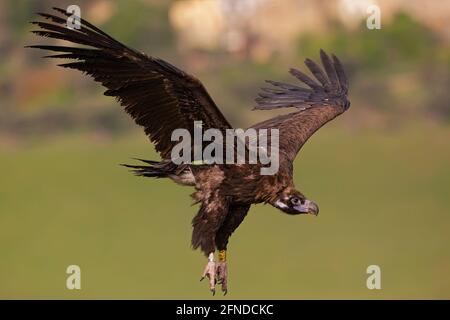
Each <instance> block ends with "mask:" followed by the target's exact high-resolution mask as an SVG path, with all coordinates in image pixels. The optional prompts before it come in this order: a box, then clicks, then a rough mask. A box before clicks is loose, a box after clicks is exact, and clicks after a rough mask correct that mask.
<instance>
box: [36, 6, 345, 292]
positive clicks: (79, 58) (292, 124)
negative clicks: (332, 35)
mask: <svg viewBox="0 0 450 320" xmlns="http://www.w3.org/2000/svg"><path fill="white" fill-rule="evenodd" d="M55 10H56V11H57V12H59V13H61V14H62V15H63V16H64V15H65V16H67V15H68V14H67V13H66V12H65V11H64V10H62V9H57V8H55ZM39 15H41V16H42V17H44V18H45V19H48V20H50V21H51V22H53V23H47V22H33V23H34V24H36V25H38V26H39V27H40V28H41V30H37V31H33V32H34V33H35V34H37V35H39V36H43V37H49V38H54V39H59V40H66V41H70V42H73V43H77V44H82V45H85V46H87V48H86V47H82V48H80V47H65V46H54V45H36V46H31V47H34V48H39V49H45V50H50V51H55V52H58V54H56V55H53V56H50V57H52V58H62V59H71V60H75V61H74V62H69V63H65V64H61V65H60V66H62V67H65V68H71V69H77V70H81V71H83V72H84V73H87V74H88V75H90V76H92V77H93V78H94V79H95V80H96V81H98V82H100V83H101V84H102V85H103V86H105V87H106V88H107V90H106V92H105V95H108V96H114V97H116V98H117V100H118V101H119V102H120V103H121V105H122V106H124V107H125V111H126V112H127V113H128V114H130V115H131V117H132V118H133V119H134V120H135V122H136V123H137V124H138V125H140V126H142V127H143V128H144V131H145V133H146V134H147V135H148V137H149V138H150V140H151V141H152V142H153V143H154V144H155V149H156V151H158V152H159V154H160V155H161V160H160V161H152V160H141V161H143V162H144V163H145V164H143V165H126V166H127V167H130V168H132V169H133V171H134V172H135V173H136V174H137V175H140V176H145V177H156V178H169V179H171V180H173V181H174V182H176V183H177V184H180V185H183V186H189V187H194V188H195V191H194V193H193V194H192V197H193V199H194V201H195V202H196V203H198V204H199V205H200V209H199V212H198V213H197V215H196V216H195V217H194V218H193V220H192V226H193V233H192V246H193V248H194V249H197V248H200V250H201V251H202V252H203V253H205V255H207V256H208V257H209V262H208V265H207V267H206V269H205V272H204V276H208V277H209V278H210V288H211V290H214V288H215V281H216V280H219V282H221V283H222V290H223V291H224V292H226V290H227V265H226V261H225V251H226V249H227V244H228V240H229V238H230V236H231V234H232V233H233V232H234V231H235V230H236V228H237V227H238V226H239V225H240V223H241V222H242V221H243V220H244V218H245V216H246V215H247V212H248V210H249V209H250V206H251V205H252V204H256V203H268V204H271V205H272V206H274V207H276V208H278V209H280V210H281V211H283V212H285V213H288V214H306V213H312V214H315V215H317V213H318V207H317V205H316V204H315V203H314V202H312V201H311V200H309V199H307V198H306V197H305V196H304V195H303V194H302V193H301V192H300V191H298V190H297V189H296V188H295V186H294V181H293V161H294V158H295V157H296V155H297V153H298V152H299V151H300V149H301V147H302V146H303V144H304V143H305V142H306V141H307V140H308V139H309V137H311V135H312V134H313V133H314V132H315V131H316V130H318V129H319V128H320V127H322V126H323V125H324V124H326V123H327V122H329V121H330V120H332V119H334V118H335V117H336V116H338V115H340V114H341V113H343V112H344V111H346V110H347V109H348V107H349V105H350V104H349V102H348V100H347V91H348V81H347V78H346V76H345V73H344V71H343V67H342V65H341V63H340V62H339V60H338V59H337V58H336V57H335V56H334V55H333V56H332V58H330V57H329V56H328V55H327V54H326V53H325V52H323V51H321V60H322V64H323V65H324V69H325V72H323V71H322V69H321V68H320V67H319V66H318V65H317V64H315V63H314V62H313V61H311V60H309V59H307V60H306V61H305V64H306V65H307V67H308V68H309V69H310V71H311V72H312V74H313V75H314V77H315V79H317V80H315V79H312V78H310V77H309V76H307V75H306V74H304V73H302V72H300V71H298V70H295V69H291V71H290V72H291V74H292V75H293V76H295V77H296V78H297V79H298V80H300V81H301V82H303V83H304V84H306V85H307V86H308V88H304V87H299V86H295V85H290V84H286V83H279V82H274V81H268V82H269V83H270V84H272V85H273V86H274V87H272V88H263V92H261V93H260V95H259V97H258V98H257V99H256V102H257V106H256V107H255V109H261V110H267V109H275V108H284V107H294V108H296V110H295V111H294V112H292V113H289V114H286V115H282V116H278V117H275V118H273V119H269V120H267V121H264V122H261V123H258V124H255V125H253V126H251V129H254V130H256V131H263V130H272V129H276V130H277V132H278V134H279V147H278V148H277V149H276V151H277V153H278V154H277V155H278V161H279V164H278V170H277V171H276V172H275V173H273V174H262V173H261V172H262V171H261V169H262V168H263V167H264V166H265V165H264V164H262V163H261V161H258V162H257V163H253V164H250V163H243V164H234V163H233V164H230V163H225V164H223V163H222V164H221V163H213V164H205V163H200V164H194V163H181V164H180V163H178V164H177V163H175V161H174V160H173V159H172V157H171V151H172V149H173V148H174V146H175V142H174V141H173V140H172V139H171V136H172V133H173V132H174V130H177V129H180V128H182V129H184V130H187V131H188V132H190V133H192V132H193V130H194V122H195V121H201V122H202V124H203V129H205V130H206V129H216V130H218V131H219V132H222V133H224V132H225V131H226V130H230V129H232V127H231V125H230V124H229V123H228V121H227V120H226V119H225V117H224V116H223V115H222V113H221V112H220V110H219V109H218V107H217V106H216V105H215V103H214V101H213V100H212V98H211V97H210V96H209V94H208V93H207V91H206V89H205V88H204V87H203V85H202V84H201V82H200V81H199V80H198V79H196V78H194V77H192V76H190V75H188V74H187V73H185V72H184V71H182V70H180V69H178V68H176V67H175V66H173V65H171V64H170V63H168V62H166V61H164V60H161V59H158V58H153V57H150V56H147V55H145V54H143V53H140V52H137V51H136V50H133V49H130V48H128V47H127V46H125V45H123V44H121V43H120V42H118V41H116V40H115V39H113V38H112V37H110V36H109V35H107V34H106V33H104V32H103V31H101V30H100V29H98V28H96V27H95V26H93V25H92V24H90V23H89V22H87V21H85V20H83V19H81V28H80V29H79V30H72V29H68V28H66V27H65V23H66V20H65V19H64V18H61V17H58V16H54V15H51V14H44V13H41V14H39ZM192 147H195V146H194V145H193V146H192ZM274 150H275V149H274ZM271 152H272V151H271ZM274 152H275V151H274ZM216 250H219V262H217V263H216V262H214V258H213V256H214V252H215V251H216Z"/></svg>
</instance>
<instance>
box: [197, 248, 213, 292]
mask: <svg viewBox="0 0 450 320" xmlns="http://www.w3.org/2000/svg"><path fill="white" fill-rule="evenodd" d="M205 277H208V279H209V290H211V292H212V294H213V295H215V294H216V263H215V262H214V252H211V253H210V254H209V256H208V264H207V265H206V267H205V270H204V271H203V275H202V277H201V279H200V281H202V280H203V279H205Z"/></svg>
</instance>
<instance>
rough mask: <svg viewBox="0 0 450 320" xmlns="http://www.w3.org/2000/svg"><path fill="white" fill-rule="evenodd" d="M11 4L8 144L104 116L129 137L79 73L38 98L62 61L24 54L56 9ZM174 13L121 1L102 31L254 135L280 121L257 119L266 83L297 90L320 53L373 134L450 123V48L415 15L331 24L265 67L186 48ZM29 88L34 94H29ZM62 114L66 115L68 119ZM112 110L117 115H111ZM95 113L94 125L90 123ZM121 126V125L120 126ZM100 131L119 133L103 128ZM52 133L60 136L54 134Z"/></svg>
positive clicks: (3, 121) (140, 1) (4, 76)
mask: <svg viewBox="0 0 450 320" xmlns="http://www.w3.org/2000/svg"><path fill="white" fill-rule="evenodd" d="M16 2H17V4H16ZM8 3H9V4H8V7H7V9H8V10H9V15H8V22H7V23H8V25H9V26H10V29H12V31H13V32H14V34H16V40H15V42H14V45H12V46H10V47H8V48H6V49H5V50H7V51H8V50H10V52H11V59H6V60H3V61H1V62H0V70H1V73H0V91H2V92H4V99H3V101H2V104H3V105H4V107H3V108H1V109H0V115H3V116H0V134H1V133H2V132H3V133H5V132H6V133H8V132H9V133H11V132H14V133H19V132H30V131H32V130H31V129H30V130H23V128H22V127H19V128H17V127H16V126H17V124H23V121H24V120H23V119H21V118H23V117H25V116H26V119H27V120H26V123H27V124H28V126H30V128H36V127H44V128H52V130H56V131H61V132H64V131H65V130H66V128H67V127H66V126H64V125H62V123H72V124H73V127H74V128H76V127H79V128H80V129H82V130H84V129H86V128H87V127H95V121H101V119H105V118H104V116H96V115H95V113H98V114H99V115H104V114H105V112H106V113H107V114H108V119H110V120H109V121H108V123H112V122H113V123H115V124H116V125H114V126H112V127H114V128H115V129H114V130H122V129H123V130H126V128H127V124H129V122H127V121H128V120H127V119H125V118H126V116H125V115H124V114H123V113H122V112H121V111H120V108H117V107H115V108H114V107H111V105H115V103H114V102H113V100H112V99H111V98H105V97H102V96H101V94H100V93H101V92H102V91H103V90H102V89H101V88H100V86H98V85H94V84H92V82H91V81H89V80H87V79H85V77H84V76H82V75H80V74H77V73H76V72H70V71H68V70H65V72H61V73H58V74H57V76H56V77H58V78H61V81H58V84H55V85H51V82H53V83H54V82H55V76H53V78H51V80H49V85H48V86H47V87H45V86H44V88H39V86H41V85H42V83H45V81H44V82H42V81H39V79H41V78H42V77H48V76H49V75H52V74H55V72H56V71H54V70H56V67H55V61H47V62H44V61H43V60H41V59H40V56H42V52H31V50H23V49H22V46H23V44H30V43H34V42H36V40H37V38H36V37H33V36H31V35H30V34H29V33H28V31H29V30H31V26H29V25H28V24H27V23H26V22H27V21H29V20H33V17H34V14H33V11H46V10H48V9H49V8H50V7H51V6H52V5H55V4H56V3H55V2H54V1H51V0H44V1H39V2H33V1H28V0H19V1H14V4H15V5H13V4H12V1H10V0H9V1H8ZM171 3H172V1H144V0H137V1H126V0H118V1H116V2H114V6H115V7H114V8H115V9H114V10H113V14H112V15H111V16H110V17H108V19H106V21H104V22H103V23H101V24H100V26H101V27H102V28H103V29H105V31H107V32H108V33H110V34H111V35H112V36H114V37H116V38H117V39H118V40H119V41H121V42H123V43H124V44H126V45H129V46H131V47H134V48H136V49H138V50H141V51H145V52H147V53H149V54H151V55H155V56H159V57H162V58H164V59H166V60H168V61H170V62H172V63H174V64H175V65H177V66H179V67H181V68H183V69H186V70H187V71H189V72H192V73H195V75H196V76H197V77H198V78H200V79H201V80H202V81H203V82H204V84H205V86H206V87H207V88H208V90H209V91H210V93H211V95H212V96H213V98H214V99H215V100H216V101H217V104H218V105H219V106H220V107H221V110H223V112H224V113H225V115H226V116H227V117H228V118H229V119H230V121H231V122H232V123H233V124H234V125H236V126H248V125H250V124H251V123H254V122H256V121H259V120H261V119H263V118H267V117H270V116H271V115H272V114H274V113H271V112H265V113H256V112H251V111H250V110H251V107H252V106H253V99H254V97H255V96H256V94H257V92H258V90H259V87H261V86H264V85H266V84H265V83H264V82H263V80H265V79H277V80H284V81H295V79H293V78H292V77H290V76H289V74H288V73H287V69H288V68H289V67H297V68H302V69H304V66H303V63H302V60H303V59H304V58H306V57H310V58H313V59H317V56H318V54H317V53H318V50H319V48H324V49H325V50H327V51H329V52H334V53H336V54H337V55H338V56H339V57H340V59H341V60H342V61H343V63H344V64H345V67H346V70H347V72H348V74H349V77H350V83H351V88H350V96H351V101H352V105H353V106H354V108H353V109H356V110H354V112H353V113H351V114H349V116H348V117H349V118H350V119H352V122H353V123H358V125H359V126H365V125H367V123H369V124H371V123H372V122H373V121H372V120H373V119H372V118H374V117H375V118H377V117H381V118H383V119H384V120H381V121H378V122H377V123H378V124H381V125H386V124H388V125H391V124H393V123H397V125H401V123H402V122H403V121H409V120H414V119H421V118H422V117H428V118H432V119H436V120H438V121H441V122H442V121H448V120H450V104H449V103H448V101H449V98H450V92H449V91H448V88H447V87H448V83H450V48H449V45H448V43H444V42H443V41H442V39H440V38H439V37H438V36H437V35H436V34H435V33H434V32H433V31H431V30H430V29H428V28H427V27H425V26H424V25H423V24H421V23H419V22H418V21H416V20H415V19H414V18H413V17H411V16H409V15H407V14H406V13H402V12H399V13H397V14H396V15H395V16H394V18H393V19H391V20H390V22H388V23H384V24H383V25H382V29H381V30H368V29H367V28H366V27H365V24H364V23H362V24H361V26H360V27H358V28H355V29H348V28H346V27H344V26H343V25H342V24H340V23H339V22H334V23H333V22H332V27H330V28H328V29H327V31H326V32H314V33H307V34H302V35H301V36H299V38H298V41H297V42H296V43H293V45H292V50H291V52H290V54H288V55H286V54H278V53H277V51H276V50H275V51H274V52H275V54H273V55H272V56H271V58H270V59H268V60H266V61H256V60H254V59H252V57H251V56H248V55H240V54H238V55H236V54H230V53H229V52H225V51H221V50H219V49H217V50H214V51H212V52H208V51H196V50H192V49H190V50H185V49H184V48H180V47H179V46H178V42H177V37H176V34H175V32H174V30H173V29H172V26H171V25H170V22H169V19H168V10H169V8H170V5H171ZM83 4H84V5H86V4H87V2H86V3H85V1H84V0H81V1H80V5H83ZM24 35H25V36H26V37H24ZM17 36H19V38H17ZM18 39H22V40H18ZM39 41H42V40H39ZM6 54H8V52H6ZM20 59H22V60H20ZM199 65H200V67H199ZM44 68H45V70H47V71H48V74H44V75H42V74H39V73H38V74H37V75H34V74H33V72H32V71H33V70H40V69H44ZM33 79H34V80H33ZM29 81H31V84H28V86H26V85H25V86H23V87H21V84H22V83H25V84H27V83H28V82H29ZM35 87H37V88H38V89H36V88H35ZM29 92H33V94H30V93H29ZM63 106H66V108H64V110H62V107H63ZM108 106H109V107H110V109H109V111H106V110H108V109H107V107H108ZM30 110H32V112H30ZM86 110H89V112H88V114H90V115H91V116H92V117H91V118H89V119H90V120H89V121H88V122H87V123H86V122H85V121H86V120H87V119H86V117H85V116H84V115H85V113H86ZM282 112H284V111H282ZM53 113H55V114H58V118H59V117H66V118H67V119H66V121H63V122H61V125H60V126H58V124H51V125H50V124H46V123H44V124H42V123H40V122H39V121H43V120H44V119H53V118H54V117H53V116H52V114H53ZM356 114H358V115H356ZM113 118H115V119H116V120H114V121H112V119H113ZM33 121H35V122H36V123H35V124H33ZM91 121H93V122H92V123H91ZM111 121H112V122H111ZM97 125H98V127H102V128H110V126H109V125H105V124H103V123H101V122H99V123H97ZM44 131H45V130H44ZM40 132H42V131H40ZM48 133H52V132H50V130H48Z"/></svg>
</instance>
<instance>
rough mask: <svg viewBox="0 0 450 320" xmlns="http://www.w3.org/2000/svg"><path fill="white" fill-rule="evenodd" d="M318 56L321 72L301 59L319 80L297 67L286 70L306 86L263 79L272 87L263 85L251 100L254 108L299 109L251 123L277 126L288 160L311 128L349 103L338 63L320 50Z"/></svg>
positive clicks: (309, 132)
mask: <svg viewBox="0 0 450 320" xmlns="http://www.w3.org/2000/svg"><path fill="white" fill-rule="evenodd" d="M320 56H321V60H322V63H323V65H324V69H325V73H324V72H323V71H322V70H321V68H320V67H319V66H318V65H317V64H316V63H315V62H313V61H312V60H310V59H306V60H305V64H306V66H307V67H308V68H309V69H310V71H311V73H312V74H313V75H314V77H315V78H316V79H317V80H318V81H319V82H316V81H315V80H313V79H312V78H310V77H309V76H307V75H306V74H304V73H303V72H301V71H299V70H296V69H291V70H290V73H291V74H292V75H293V76H295V77H296V78H297V79H298V80H300V81H301V82H303V83H304V84H306V85H307V86H308V87H309V88H303V87H299V86H295V85H292V84H286V83H281V82H276V81H267V82H268V83H270V84H272V85H274V86H275V89H271V88H264V89H263V91H262V92H261V93H260V94H259V95H258V97H257V98H256V99H255V101H256V103H257V106H256V107H255V109H260V110H268V109H277V108H285V107H297V108H299V110H298V111H296V112H292V113H289V114H286V115H281V116H278V117H275V118H273V119H269V120H266V121H264V122H261V123H258V124H256V125H254V126H252V128H254V129H278V130H279V137H280V151H281V153H280V154H281V156H282V157H284V159H285V160H287V161H290V162H292V161H293V160H294V158H295V156H296V155H297V153H298V152H299V151H300V149H301V147H302V146H303V144H304V143H305V142H306V141H307V140H308V139H309V137H311V135H312V134H313V133H314V132H315V131H317V130H318V129H319V128H321V127H322V126H323V125H324V124H326V123H327V122H329V121H331V120H332V119H334V118H335V117H337V116H338V115H340V114H341V113H343V112H344V111H346V110H347V109H348V108H349V106H350V102H349V101H348V99H347V93H348V79H347V76H346V75H345V72H344V68H343V67H342V64H341V63H340V61H339V60H338V59H337V57H336V56H334V55H333V56H332V59H331V58H330V57H329V56H328V55H327V54H326V53H325V52H324V51H323V50H321V52H320ZM269 134H270V133H269Z"/></svg>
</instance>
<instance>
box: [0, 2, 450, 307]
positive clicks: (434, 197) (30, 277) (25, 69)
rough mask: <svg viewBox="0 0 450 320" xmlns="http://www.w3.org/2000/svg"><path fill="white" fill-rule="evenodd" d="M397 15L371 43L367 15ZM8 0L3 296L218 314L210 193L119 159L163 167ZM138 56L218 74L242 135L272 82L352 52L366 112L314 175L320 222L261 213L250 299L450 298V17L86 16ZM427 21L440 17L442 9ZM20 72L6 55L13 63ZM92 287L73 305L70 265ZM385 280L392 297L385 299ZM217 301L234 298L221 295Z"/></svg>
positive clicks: (232, 272)
mask: <svg viewBox="0 0 450 320" xmlns="http://www.w3.org/2000/svg"><path fill="white" fill-rule="evenodd" d="M373 3H375V4H377V5H379V6H380V8H381V13H382V26H381V29H380V30H368V29H367V28H366V24H365V19H366V17H367V14H366V11H365V9H366V7H367V6H368V5H370V4H373ZM55 4H56V5H58V6H60V7H66V6H68V5H70V4H75V3H73V1H71V2H65V1H31V0H20V1H18V0H15V1H12V0H6V1H2V2H0V53H1V56H2V57H4V59H1V61H0V97H1V98H0V168H1V169H0V170H1V176H0V298H3V299H14V298H64V299H72V298H87V299H93V298H137V299H155V298H160V299H168V298H172V299H197V298H210V293H209V291H208V290H207V286H206V284H205V283H199V282H198V280H199V277H200V274H201V272H202V270H203V267H204V264H205V262H206V260H205V258H204V257H203V256H202V255H201V254H200V253H199V252H194V251H192V250H191V249H190V246H189V244H190V236H191V226H190V220H191V219H192V217H193V216H194V215H195V213H196V211H197V207H196V206H191V199H190V198H189V194H190V193H191V192H192V189H189V188H183V187H180V186H177V185H175V184H173V183H172V182H170V181H163V180H159V181H155V180H151V179H146V178H136V177H134V176H133V175H132V174H130V173H129V172H127V170H126V169H124V168H121V167H119V166H118V164H119V163H123V162H129V161H130V160H129V158H130V157H143V158H147V159H158V156H157V154H156V153H155V152H154V150H153V147H152V145H151V144H149V143H148V142H147V138H146V137H145V135H144V134H143V132H142V131H141V130H140V129H139V128H137V127H136V126H135V125H134V123H133V122H132V121H131V120H130V119H129V118H128V117H127V115H126V114H125V113H124V112H123V111H122V110H121V108H120V107H119V106H118V104H117V103H116V102H115V101H114V100H113V99H112V98H108V97H104V96H103V95H102V92H103V89H102V88H101V87H100V86H99V85H98V84H95V83H94V82H93V81H92V80H91V79H88V78H86V77H84V76H83V75H80V74H79V73H77V72H75V71H69V70H60V69H59V68H57V67H56V63H57V61H45V60H43V59H41V58H40V57H41V56H42V55H43V53H42V52H36V51H32V50H25V49H24V48H23V46H24V45H27V44H36V43H42V42H45V41H43V40H41V39H37V38H36V37H33V36H32V35H30V33H29V31H30V30H32V26H31V25H29V24H28V23H27V22H28V21H31V20H33V19H35V15H34V12H37V11H49V10H50V8H51V6H53V5H55ZM76 4H78V5H79V6H80V8H81V14H82V16H83V17H84V18H87V19H89V20H90V21H91V22H93V23H94V24H96V25H99V26H101V27H102V28H103V29H104V30H105V31H107V32H109V33H110V34H111V35H112V36H114V37H116V38H117V39H118V40H120V41H122V42H124V43H126V44H129V45H130V46H133V47H135V48H137V49H139V50H142V51H145V52H147V53H149V54H152V55H155V56H159V57H162V58H164V59H167V60H169V61H170V62H172V63H174V64H175V65H177V66H179V67H181V68H183V69H185V70H187V71H189V72H190V73H193V74H195V75H196V76H197V77H198V78H200V79H201V80H202V81H203V83H204V84H205V86H206V87H207V88H208V90H209V92H210V93H211V95H212V96H213V98H214V99H215V101H216V102H217V104H218V105H219V106H220V107H221V110H222V111H223V113H224V114H225V115H226V116H227V118H228V119H229V120H230V122H231V123H232V124H233V125H234V126H235V127H247V126H249V125H251V124H252V123H255V122H257V121H260V120H262V119H266V118H269V117H271V116H273V115H274V114H276V112H275V113H274V112H261V111H259V112H255V111H253V112H252V111H250V110H251V108H252V107H253V98H254V97H255V96H256V93H257V92H258V88H259V87H261V86H263V84H264V83H263V80H264V79H274V80H284V81H291V82H295V79H290V77H289V76H288V74H287V70H288V68H289V67H297V68H301V69H304V67H303V60H304V58H305V57H310V58H313V59H317V58H318V50H319V48H324V49H325V50H327V51H330V52H335V53H336V54H337V55H338V56H339V57H340V59H341V60H342V61H343V63H344V64H345V67H346V70H348V74H349V77H350V83H351V92H350V95H351V97H350V98H351V101H352V107H351V109H350V110H349V112H347V113H346V114H345V115H343V116H342V117H340V118H338V119H336V121H334V122H333V123H331V124H329V125H327V126H326V127H324V128H323V129H321V130H320V131H318V132H317V133H316V134H315V135H314V137H313V138H312V139H311V140H310V142H309V143H307V145H305V147H304V149H303V150H302V152H301V154H300V156H299V157H298V158H297V160H296V163H295V175H296V176H295V182H296V186H297V187H298V188H299V189H300V190H302V191H303V192H304V193H305V194H307V195H308V196H309V197H310V198H312V199H314V200H315V201H316V202H317V203H318V204H319V206H320V208H321V213H320V215H319V216H318V217H309V216H305V217H303V216H288V215H285V214H282V213H281V212H280V211H278V210H276V209H274V208H272V207H271V206H264V205H257V206H254V207H252V209H251V211H250V213H249V215H248V217H247V218H246V220H245V221H244V223H243V224H242V225H241V226H240V227H239V229H238V230H237V232H236V233H235V234H234V235H233V237H232V238H231V241H230V245H229V254H228V261H229V277H230V279H229V282H230V283H229V289H230V292H229V295H228V296H227V298H232V299H241V298H245V299H252V298H255V299H256V298H265V299H312V298H324V299H330V298H344V299H347V298H357V299H361V298H368V299H372V298H374V299H380V298H387V299H399V298H400V299H402V298H414V299H416V298H424V299H432V298H438V299H444V298H446V299H448V298H450V274H449V272H450V250H449V241H450V232H449V230H450V210H449V208H450V197H449V190H450V188H449V187H450V166H449V163H450V148H449V147H450V125H449V121H450V103H449V97H450V93H449V90H448V89H449V82H450V81H449V80H450V31H449V27H448V23H450V8H449V4H450V2H444V1H438V0H434V1H425V0H423V1H406V0H405V1H402V0H396V1H381V0H379V1H348V0H347V1H344V0H343V1H307V0H285V1H283V2H280V1H271V0H262V1H251V0H233V1H213V0H211V1H208V0H184V1H157V0H135V1H124V0H121V1H107V0H97V1H77V2H76ZM424 6H426V7H427V10H424V9H423V8H424ZM5 57H6V58H5ZM71 264H76V265H79V266H80V267H81V272H82V280H81V281H82V284H81V285H82V290H73V291H71V290H68V289H66V286H65V284H66V278H67V274H66V273H65V270H66V268H67V266H68V265H71ZM372 264H375V265H379V266H380V267H381V272H382V280H381V285H382V289H381V290H368V289H367V288H366V279H367V277H368V275H367V274H366V268H367V267H368V266H369V265H372ZM216 298H217V299H220V298H221V296H220V294H219V295H218V297H217V296H216Z"/></svg>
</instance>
